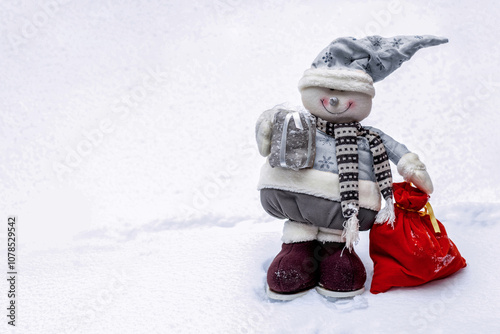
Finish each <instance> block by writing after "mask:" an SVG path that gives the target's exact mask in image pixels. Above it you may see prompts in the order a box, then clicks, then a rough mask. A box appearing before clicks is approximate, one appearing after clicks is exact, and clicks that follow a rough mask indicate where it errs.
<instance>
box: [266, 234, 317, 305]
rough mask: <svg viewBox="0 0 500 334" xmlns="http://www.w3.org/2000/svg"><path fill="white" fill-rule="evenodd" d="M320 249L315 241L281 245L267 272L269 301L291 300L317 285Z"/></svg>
mask: <svg viewBox="0 0 500 334" xmlns="http://www.w3.org/2000/svg"><path fill="white" fill-rule="evenodd" d="M319 249H320V247H319V244H318V242H317V241H316V240H313V241H305V242H297V243H290V244H283V245H282V247H281V252H279V253H278V255H276V257H275V258H274V260H273V262H272V263H271V265H270V266H269V269H268V270H267V285H268V286H267V295H268V297H269V298H271V299H277V300H292V299H295V298H297V297H300V296H302V295H305V294H306V293H307V291H308V290H309V289H311V288H314V287H315V286H316V285H317V284H318V268H319V261H318V260H317V259H316V258H315V252H316V254H317V252H318V250H319Z"/></svg>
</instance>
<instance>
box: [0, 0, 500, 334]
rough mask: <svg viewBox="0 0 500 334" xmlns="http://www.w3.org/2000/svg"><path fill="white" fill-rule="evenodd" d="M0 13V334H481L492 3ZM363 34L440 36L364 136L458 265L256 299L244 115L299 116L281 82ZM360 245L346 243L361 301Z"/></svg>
mask: <svg viewBox="0 0 500 334" xmlns="http://www.w3.org/2000/svg"><path fill="white" fill-rule="evenodd" d="M0 9H1V10H0V22H1V23H0V27H1V31H2V33H1V37H2V43H0V63H1V64H2V66H1V70H0V81H1V87H2V90H0V105H1V110H2V111H1V113H0V135H1V140H0V154H1V156H2V160H1V162H0V176H1V178H0V180H1V184H0V198H2V199H3V200H2V201H1V202H0V208H1V210H0V211H1V212H3V213H4V217H5V218H0V219H4V220H5V221H6V220H7V219H6V215H8V214H15V215H17V216H18V217H19V225H20V226H19V240H20V241H19V242H20V244H19V253H18V256H19V272H20V275H19V285H18V289H19V295H18V296H19V297H18V302H19V309H18V316H19V318H18V327H16V328H15V329H13V328H10V326H7V324H6V321H5V319H4V321H3V323H2V324H1V325H0V326H1V327H0V328H1V330H0V332H2V333H4V332H6V333H10V332H12V333H17V332H18V333H200V332H203V333H204V332H207V333H235V332H236V333H240V332H241V333H292V332H293V333H298V332H300V333H361V332H367V331H369V332H373V333H388V332H391V333H424V332H425V333H427V332H429V333H470V332H472V331H479V332H484V333H495V332H499V329H500V328H499V327H500V322H499V321H498V316H497V313H498V312H496V309H497V308H498V306H500V302H499V301H498V300H499V297H500V296H499V295H500V289H499V288H498V285H497V282H496V280H495V278H496V276H497V275H498V274H499V273H500V270H499V269H498V268H497V267H496V266H495V263H496V260H497V259H498V255H499V247H498V243H497V238H496V235H498V234H499V232H500V231H499V228H500V227H499V225H500V224H499V223H498V222H499V220H500V197H499V193H500V175H499V174H498V173H494V171H495V169H496V166H497V165H498V164H499V163H500V157H499V155H498V152H499V150H498V147H497V142H498V137H499V135H498V131H497V124H498V120H499V116H498V113H496V112H495V111H496V110H497V106H498V105H499V103H500V95H499V94H498V90H499V87H500V82H499V81H498V78H499V77H500V76H499V75H498V74H499V73H498V72H499V69H498V66H496V65H495V64H497V63H498V61H499V60H500V59H499V58H500V57H499V55H500V52H499V45H498V43H496V40H497V39H498V37H499V36H500V32H499V30H498V29H497V20H498V19H497V18H498V17H499V14H500V13H499V11H500V7H499V6H497V5H496V4H495V2H493V1H479V2H474V3H472V2H470V3H464V2H460V3H454V4H453V6H450V5H449V4H447V2H444V1H442V2H441V1H433V2H430V1H429V2H425V3H424V4H420V5H418V6H417V5H416V4H414V3H412V2H409V1H390V2H384V1H349V2H347V1H346V2H335V4H332V3H331V2H327V1H307V2H306V1H299V0H294V1H281V0H276V1H269V2H260V1H259V2H257V1H256V2H251V3H249V2H243V1H240V0H217V1H214V2H212V1H191V2H189V4H187V3H183V2H181V1H159V0H157V1H148V2H139V1H131V0H128V1H120V2H119V4H118V2H113V1H110V0H105V1H99V2H95V1H89V0H81V1H62V0H53V1H47V2H42V3H40V2H35V1H28V0H19V1H13V2H9V3H7V2H2V3H1V4H0ZM364 34H380V35H383V36H392V35H403V34H434V35H441V36H446V37H448V38H449V39H450V43H448V44H446V45H443V46H439V47H435V48H430V49H424V50H422V51H419V52H420V53H417V54H416V55H415V56H414V58H413V59H411V60H410V61H409V62H408V63H407V64H404V65H403V66H402V67H401V69H399V70H398V71H396V72H395V73H393V74H392V75H391V76H390V77H389V78H387V79H386V80H384V81H382V82H380V83H377V84H376V90H377V96H376V97H375V100H374V108H373V112H372V115H370V117H369V118H368V119H367V120H366V122H364V124H369V125H373V126H376V127H379V128H381V129H383V130H385V131H386V132H387V133H389V134H390V135H391V136H393V137H394V138H396V139H398V140H400V141H401V142H403V143H405V144H406V145H407V146H408V147H409V148H410V149H411V150H413V151H415V152H416V153H418V154H419V156H420V157H421V158H422V160H423V161H424V162H425V163H426V164H427V166H428V170H429V172H430V174H431V176H432V178H433V182H434V185H435V188H436V191H435V193H434V194H433V196H432V199H431V203H432V204H433V207H434V209H435V213H436V216H437V217H438V219H440V220H441V221H442V222H443V223H444V224H445V226H446V228H447V230H448V233H449V235H450V236H451V238H452V240H453V241H454V242H455V243H456V244H457V246H458V247H459V249H460V251H461V252H462V254H463V256H464V257H465V258H466V259H467V261H468V267H467V268H466V269H464V270H462V271H461V272H459V273H457V274H456V275H454V276H452V277H450V278H448V279H445V280H442V281H438V282H433V283H430V284H427V285H425V286H421V287H416V288H410V289H393V290H390V291H389V292H387V293H385V294H379V295H371V294H370V293H369V292H366V293H364V294H363V295H361V296H359V297H356V298H355V299H353V300H350V301H337V302H333V301H327V300H325V299H324V298H322V297H320V296H319V295H317V294H316V293H315V292H314V291H311V292H310V293H309V294H308V295H307V296H305V297H303V298H300V299H297V300H295V301H292V302H289V303H272V302H270V301H268V300H267V299H266V298H265V294H264V280H265V271H266V267H267V266H268V265H269V263H270V261H271V260H272V258H273V257H274V255H275V254H276V253H277V252H278V251H279V247H280V241H279V238H280V233H281V223H280V222H277V221H274V220H273V219H271V218H270V217H269V216H267V215H266V214H265V213H264V212H263V210H262V209H261V207H260V204H259V199H258V193H257V191H255V185H256V183H257V180H258V173H259V169H260V166H261V164H262V163H263V162H264V161H263V159H262V158H261V157H260V156H258V153H257V150H256V148H255V144H254V142H253V136H254V134H253V126H254V123H255V120H256V118H257V117H258V116H259V114H260V112H262V111H263V110H266V109H268V108H270V107H272V106H274V105H275V104H278V103H282V102H285V101H287V102H290V103H292V104H298V103H300V96H299V94H298V92H297V89H296V84H297V81H298V79H299V78H300V76H301V74H302V72H303V71H304V70H305V69H306V68H307V66H309V64H310V62H311V61H312V60H313V59H314V57H315V56H316V55H317V53H318V52H319V51H320V50H321V49H323V48H324V47H325V46H326V45H327V44H328V43H329V42H330V41H331V40H332V39H334V38H336V37H338V36H345V35H355V36H358V37H360V36H362V35H364ZM423 69H425V70H423ZM5 231H6V228H0V240H1V241H0V248H1V249H0V252H4V253H3V254H5V252H6V249H5V243H4V240H6V234H5ZM367 239H368V234H366V233H364V234H362V240H361V241H360V243H359V244H358V246H357V248H356V250H357V252H358V254H359V255H360V257H361V258H362V260H363V261H364V263H365V266H366V268H367V271H368V276H369V279H368V282H367V287H369V283H370V277H371V270H372V263H371V260H370V258H369V256H368V243H367V241H368V240H367ZM4 258H5V257H4ZM4 261H5V260H4ZM0 263H1V264H0V267H2V268H5V267H6V265H5V262H0ZM0 282H1V283H0V296H1V297H0V308H1V309H5V307H6V305H7V304H6V303H7V298H6V294H7V293H6V291H7V290H8V289H7V282H6V281H4V280H2V281H0ZM1 291H5V292H1ZM3 305H5V306H3ZM3 318H5V317H3Z"/></svg>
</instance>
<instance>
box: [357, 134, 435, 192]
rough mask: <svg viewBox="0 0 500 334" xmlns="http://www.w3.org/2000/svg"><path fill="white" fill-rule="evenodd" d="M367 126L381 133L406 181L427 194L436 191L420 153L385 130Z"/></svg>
mask: <svg viewBox="0 0 500 334" xmlns="http://www.w3.org/2000/svg"><path fill="white" fill-rule="evenodd" d="M366 128H367V129H370V130H371V131H373V132H376V133H378V134H379V136H380V138H381V139H382V142H383V143H384V146H385V149H386V151H387V155H388V156H389V159H390V160H391V161H392V162H393V163H394V164H395V165H396V166H397V168H398V173H399V174H400V175H401V176H402V177H403V178H404V179H405V181H407V182H412V183H413V184H414V185H415V186H417V188H418V189H420V190H422V191H423V192H425V193H427V194H431V193H432V192H433V191H434V186H433V185H432V181H431V178H430V176H429V173H427V170H426V167H425V165H424V163H423V162H422V161H420V159H419V158H418V155H416V154H415V153H412V152H410V150H408V148H407V147H406V146H405V145H403V144H401V143H399V142H398V141H397V140H395V139H393V138H392V137H391V136H388V135H387V134H385V133H384V132H383V131H381V130H379V129H376V128H372V127H368V126H367V127H366Z"/></svg>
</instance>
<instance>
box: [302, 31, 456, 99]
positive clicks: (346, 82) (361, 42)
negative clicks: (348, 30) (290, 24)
mask: <svg viewBox="0 0 500 334" xmlns="http://www.w3.org/2000/svg"><path fill="white" fill-rule="evenodd" d="M446 42H448V39H447V38H444V37H436V36H430V35H427V36H395V37H390V38H384V37H380V36H368V37H364V38H361V39H356V38H353V37H341V38H337V39H336V40H334V41H333V42H331V43H330V45H328V46H327V47H326V48H325V49H323V51H321V53H320V54H319V55H318V56H317V57H316V59H315V60H314V62H313V64H312V66H311V68H310V69H308V70H306V71H305V72H304V75H303V77H302V79H300V81H299V90H302V89H304V88H306V87H311V86H319V87H327V88H332V89H340V90H348V91H355V92H362V93H366V94H368V95H370V96H372V97H373V96H375V89H374V88H373V83H374V82H377V81H380V80H382V79H384V78H385V77H387V76H388V75H389V74H391V73H392V72H394V71H395V70H396V69H398V68H399V67H400V66H401V64H402V63H403V62H405V61H407V60H409V59H410V58H411V57H412V56H413V55H414V54H415V52H417V50H419V49H422V48H426V47H429V46H435V45H439V44H443V43H446Z"/></svg>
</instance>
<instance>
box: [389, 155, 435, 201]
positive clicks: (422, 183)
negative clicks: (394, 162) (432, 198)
mask: <svg viewBox="0 0 500 334" xmlns="http://www.w3.org/2000/svg"><path fill="white" fill-rule="evenodd" d="M398 173H399V174H400V175H401V176H402V177H403V178H404V179H405V181H407V182H411V183H413V184H414V185H415V186H416V187H417V188H418V189H420V190H422V191H423V192H425V193H426V194H432V192H433V191H434V187H433V185H432V181H431V177H430V176H429V173H427V170H426V168H425V165H424V164H423V163H422V162H421V161H420V159H419V158H418V155H416V154H415V153H406V154H405V155H403V156H402V157H401V159H400V160H399V162H398Z"/></svg>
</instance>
